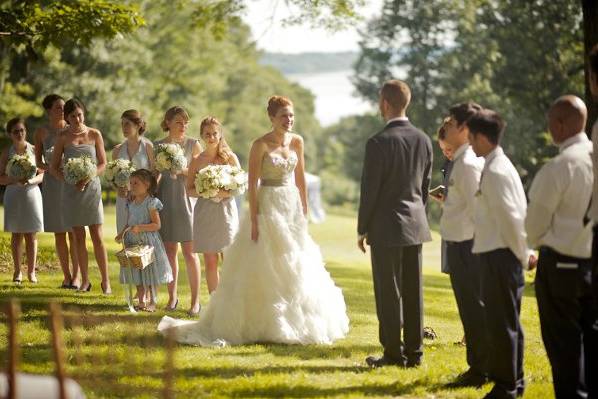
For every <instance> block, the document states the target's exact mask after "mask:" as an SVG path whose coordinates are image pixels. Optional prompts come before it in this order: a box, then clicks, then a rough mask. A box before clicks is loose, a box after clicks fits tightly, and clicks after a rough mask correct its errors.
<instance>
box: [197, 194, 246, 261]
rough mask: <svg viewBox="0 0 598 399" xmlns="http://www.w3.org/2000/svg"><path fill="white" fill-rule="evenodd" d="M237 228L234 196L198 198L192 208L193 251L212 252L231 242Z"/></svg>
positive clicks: (237, 216) (237, 221)
mask: <svg viewBox="0 0 598 399" xmlns="http://www.w3.org/2000/svg"><path fill="white" fill-rule="evenodd" d="M238 230H239V215H238V212H237V204H236V203H235V199H234V197H231V198H226V199H223V200H222V201H220V202H214V201H212V200H209V199H205V198H201V197H200V198H198V199H197V203H196V204H195V209H194V210H193V252H201V253H206V252H209V253H214V252H216V253H217V252H222V250H223V249H224V248H226V247H228V246H229V245H230V244H232V242H233V240H234V238H235V235H236V234H237V231H238Z"/></svg>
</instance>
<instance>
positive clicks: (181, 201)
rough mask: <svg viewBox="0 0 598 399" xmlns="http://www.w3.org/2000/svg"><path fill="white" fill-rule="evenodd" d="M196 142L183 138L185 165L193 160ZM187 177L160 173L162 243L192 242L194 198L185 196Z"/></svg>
mask: <svg viewBox="0 0 598 399" xmlns="http://www.w3.org/2000/svg"><path fill="white" fill-rule="evenodd" d="M164 142H165V139H162V140H159V141H156V142H155V145H156V146H157V145H158V144H162V143H164ZM195 143H197V140H195V139H192V138H188V137H187V138H185V141H184V142H183V145H182V148H183V150H184V151H185V157H186V158H187V165H189V164H190V163H191V159H192V158H193V146H194V145H195ZM186 180H187V176H183V175H177V176H176V178H174V179H173V178H172V177H171V175H170V173H168V172H166V173H162V177H161V179H160V184H159V185H158V195H157V197H158V199H159V200H160V201H161V202H162V204H163V205H164V208H162V211H161V212H160V221H161V222H162V228H161V229H160V235H161V236H162V240H163V241H164V242H186V241H193V207H194V206H195V198H190V197H189V196H187V188H186V187H185V184H186Z"/></svg>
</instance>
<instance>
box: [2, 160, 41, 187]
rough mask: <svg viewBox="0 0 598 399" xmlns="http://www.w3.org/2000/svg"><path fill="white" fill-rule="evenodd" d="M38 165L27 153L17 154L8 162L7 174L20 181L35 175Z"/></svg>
mask: <svg viewBox="0 0 598 399" xmlns="http://www.w3.org/2000/svg"><path fill="white" fill-rule="evenodd" d="M36 173H37V167H36V166H35V162H33V161H32V159H31V158H30V157H29V156H27V155H19V154H15V155H13V156H12V157H10V159H9V160H8V162H7V163H6V174H7V175H8V176H10V177H12V178H15V179H17V180H19V181H25V180H29V179H31V178H33V177H35V175H36Z"/></svg>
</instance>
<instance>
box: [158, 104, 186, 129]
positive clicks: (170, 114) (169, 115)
mask: <svg viewBox="0 0 598 399" xmlns="http://www.w3.org/2000/svg"><path fill="white" fill-rule="evenodd" d="M177 115H182V116H183V118H185V120H186V121H188V120H189V119H191V117H190V116H189V113H188V112H187V111H186V110H185V108H183V107H181V106H180V105H175V106H174V107H170V108H168V110H167V111H166V113H165V114H164V119H163V120H162V122H161V123H160V127H161V128H162V130H163V131H165V132H167V131H168V124H167V123H166V121H171V120H172V119H173V118H174V117H175V116H177Z"/></svg>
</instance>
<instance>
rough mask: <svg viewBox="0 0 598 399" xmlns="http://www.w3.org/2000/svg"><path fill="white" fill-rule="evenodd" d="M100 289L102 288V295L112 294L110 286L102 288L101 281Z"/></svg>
mask: <svg viewBox="0 0 598 399" xmlns="http://www.w3.org/2000/svg"><path fill="white" fill-rule="evenodd" d="M100 287H102V292H103V293H104V295H110V294H112V288H111V287H110V286H108V288H104V282H103V281H102V282H101V283H100Z"/></svg>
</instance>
